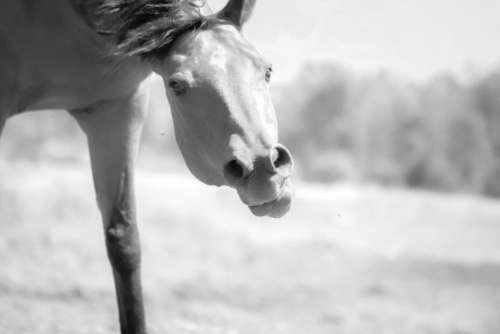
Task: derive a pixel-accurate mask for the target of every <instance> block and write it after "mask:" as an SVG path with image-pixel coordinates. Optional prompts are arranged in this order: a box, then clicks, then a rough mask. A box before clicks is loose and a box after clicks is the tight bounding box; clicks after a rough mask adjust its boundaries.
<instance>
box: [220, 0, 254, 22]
mask: <svg viewBox="0 0 500 334" xmlns="http://www.w3.org/2000/svg"><path fill="white" fill-rule="evenodd" d="M255 2H256V0H229V2H228V3H227V5H226V7H224V8H223V9H222V10H221V11H220V12H219V13H218V14H217V16H218V17H219V18H222V19H225V20H228V21H230V22H232V23H233V24H234V25H236V26H237V27H240V28H241V27H242V26H243V25H244V24H245V22H247V21H248V19H249V18H250V16H251V15H252V11H253V8H254V6H255Z"/></svg>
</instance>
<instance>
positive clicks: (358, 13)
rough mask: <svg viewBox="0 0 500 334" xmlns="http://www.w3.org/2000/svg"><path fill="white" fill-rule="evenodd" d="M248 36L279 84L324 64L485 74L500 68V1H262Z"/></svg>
mask: <svg viewBox="0 0 500 334" xmlns="http://www.w3.org/2000/svg"><path fill="white" fill-rule="evenodd" d="M226 1H227V0H209V4H210V5H211V7H212V8H213V9H214V10H217V9H219V8H221V7H222V6H223V5H224V4H225V3H226ZM245 34H246V36H247V38H248V39H249V40H250V41H251V42H252V43H253V44H254V45H255V46H257V48H258V49H259V50H260V51H261V52H262V53H263V54H264V55H265V56H267V57H268V58H269V59H270V60H271V61H272V62H273V63H274V64H275V67H276V72H277V73H276V75H277V77H278V80H279V79H282V80H283V79H286V78H289V77H290V76H291V75H293V73H294V72H295V71H296V69H297V68H298V67H299V66H300V65H301V64H302V63H304V62H306V61H308V60H317V59H319V60H330V61H335V62H338V63H341V64H344V65H347V66H349V67H352V68H354V69H356V70H370V71H377V70H379V69H381V68H384V69H388V70H389V71H391V72H395V73H398V74H401V75H405V76H409V77H411V78H415V79H426V78H428V77H430V76H432V75H434V74H436V73H437V72H440V71H443V70H451V71H453V72H455V73H458V74H460V75H463V74H464V73H470V72H472V73H473V72H478V73H480V72H481V71H483V70H487V69H489V68H492V67H494V66H500V0H411V1H410V0H377V1H370V0H307V1H305V0H302V1H297V0H260V1H257V6H256V10H255V12H254V15H253V17H252V20H251V21H250V22H249V23H248V25H247V26H246V27H245Z"/></svg>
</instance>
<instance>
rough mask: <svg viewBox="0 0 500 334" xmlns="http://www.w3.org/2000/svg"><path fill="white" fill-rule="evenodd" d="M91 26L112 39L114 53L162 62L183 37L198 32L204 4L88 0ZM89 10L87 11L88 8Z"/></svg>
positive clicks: (163, 0)
mask: <svg viewBox="0 0 500 334" xmlns="http://www.w3.org/2000/svg"><path fill="white" fill-rule="evenodd" d="M86 2H87V6H89V5H90V6H92V5H91V4H89V3H91V2H94V5H93V7H92V12H93V13H94V25H95V26H96V28H97V30H98V31H99V33H101V34H103V35H108V36H110V37H111V40H112V41H113V43H114V45H115V50H114V53H115V54H116V55H121V56H140V57H141V58H143V59H148V60H152V59H161V58H163V57H165V56H166V54H167V53H168V52H169V50H170V48H171V47H172V44H173V43H174V41H175V40H176V39H177V38H178V37H179V36H180V35H182V34H183V33H185V32H188V31H191V30H195V29H198V28H200V27H201V26H202V25H203V23H204V22H205V21H206V17H205V16H204V15H203V14H202V13H201V8H202V7H203V6H204V5H205V0H90V1H88V0H87V1H86ZM87 8H88V7H87Z"/></svg>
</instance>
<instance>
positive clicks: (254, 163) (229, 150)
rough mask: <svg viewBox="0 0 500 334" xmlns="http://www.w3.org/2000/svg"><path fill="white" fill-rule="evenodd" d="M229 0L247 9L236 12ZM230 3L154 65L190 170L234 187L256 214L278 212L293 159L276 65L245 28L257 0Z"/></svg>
mask: <svg viewBox="0 0 500 334" xmlns="http://www.w3.org/2000/svg"><path fill="white" fill-rule="evenodd" d="M231 2H232V3H236V7H237V8H236V11H238V10H240V11H246V12H243V13H240V14H238V13H236V14H235V13H234V9H233V12H231V10H232V9H231ZM231 2H230V3H229V4H228V5H227V6H226V8H225V9H224V10H223V11H222V12H221V13H219V14H218V15H216V16H214V17H213V18H211V19H210V20H209V21H208V22H207V24H206V27H204V28H203V29H200V30H198V31H195V32H189V33H186V34H185V35H184V36H181V37H180V38H179V39H178V40H177V41H176V43H175V45H174V46H173V48H172V50H171V51H170V53H169V56H168V58H167V59H165V61H164V62H163V63H162V65H161V66H160V68H159V69H158V70H157V72H158V73H159V74H160V75H161V76H162V77H163V79H164V83H165V87H166V93H167V96H168V99H169V102H170V105H171V109H172V115H173V120H174V127H175V134H176V139H177V143H178V145H179V148H180V150H181V152H182V154H183V157H184V160H185V161H186V164H187V166H188V168H189V169H190V170H191V172H192V173H193V174H194V175H195V176H196V177H197V178H198V179H199V180H201V181H202V182H204V183H207V184H212V185H219V186H220V185H228V186H231V187H233V188H235V189H236V190H237V192H238V194H239V196H240V198H241V200H242V201H243V202H244V203H245V204H246V205H248V206H249V207H250V209H251V211H252V212H253V213H254V214H255V215H259V216H263V215H268V216H271V217H281V216H282V215H284V214H285V213H286V212H287V211H288V209H289V206H290V202H291V197H292V181H291V173H292V168H293V162H292V157H291V154H290V152H289V151H288V150H287V149H286V148H285V147H284V146H283V145H280V144H279V143H278V131H277V122H276V116H275V111H274V107H273V104H272V101H271V97H270V94H269V81H270V76H271V72H272V68H271V67H270V65H269V63H267V62H266V61H265V60H264V59H263V58H262V57H261V56H260V55H259V53H258V52H257V51H256V50H255V49H254V48H253V47H252V46H251V45H250V44H249V43H248V42H247V41H246V40H245V39H244V38H243V36H242V34H241V32H240V27H241V24H242V23H244V21H245V20H246V18H247V17H248V15H249V14H250V10H249V8H248V3H250V4H251V5H250V7H253V2H252V1H249V2H246V3H247V5H243V6H241V2H242V1H231ZM238 4H240V6H237V5H238ZM233 5H234V4H233ZM250 9H251V8H250Z"/></svg>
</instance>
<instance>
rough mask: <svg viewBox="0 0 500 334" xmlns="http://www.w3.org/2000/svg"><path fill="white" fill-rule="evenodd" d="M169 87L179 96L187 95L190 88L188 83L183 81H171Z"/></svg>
mask: <svg viewBox="0 0 500 334" xmlns="http://www.w3.org/2000/svg"><path fill="white" fill-rule="evenodd" d="M168 86H169V87H170V89H171V90H172V91H173V92H174V94H175V95H177V96H179V95H183V94H185V93H186V91H187V88H188V85H187V83H186V82H185V81H184V80H181V79H170V81H169V82H168Z"/></svg>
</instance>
